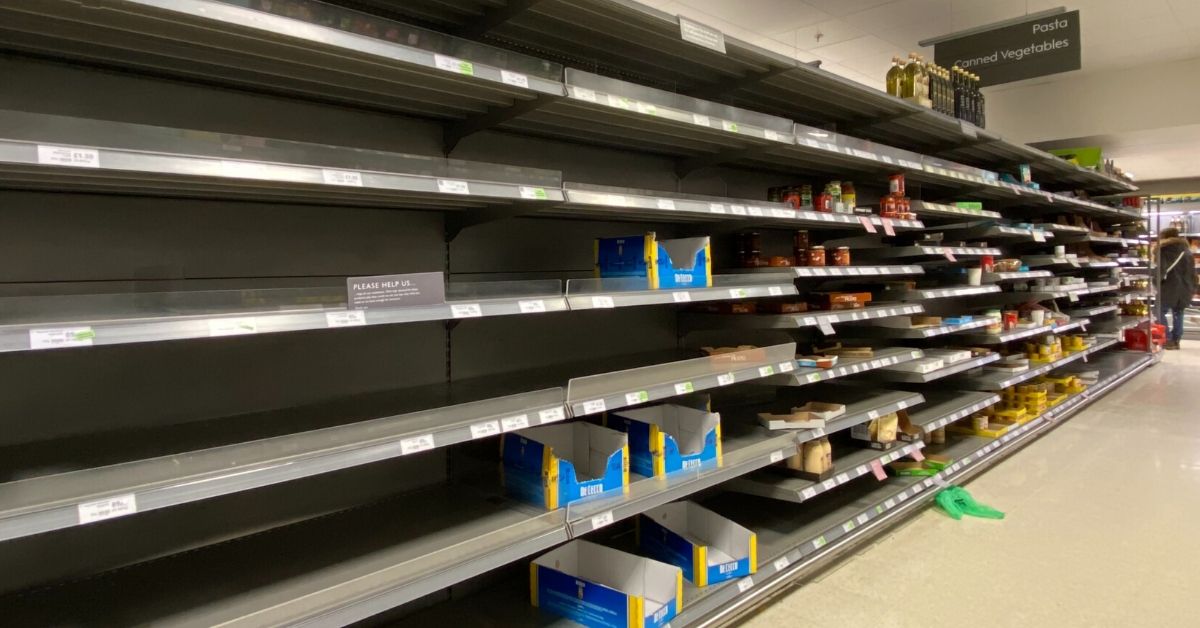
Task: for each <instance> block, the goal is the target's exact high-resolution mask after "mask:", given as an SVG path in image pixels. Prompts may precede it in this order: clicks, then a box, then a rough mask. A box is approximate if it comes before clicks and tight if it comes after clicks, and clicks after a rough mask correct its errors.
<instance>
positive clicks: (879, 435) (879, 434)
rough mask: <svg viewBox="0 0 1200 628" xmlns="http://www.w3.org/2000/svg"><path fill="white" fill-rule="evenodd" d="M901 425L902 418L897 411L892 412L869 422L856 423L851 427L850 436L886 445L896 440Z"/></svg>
mask: <svg viewBox="0 0 1200 628" xmlns="http://www.w3.org/2000/svg"><path fill="white" fill-rule="evenodd" d="M899 425H900V418H899V417H898V416H896V413H895V412H892V413H890V414H885V415H883V416H881V417H879V418H878V419H872V420H871V421H869V422H867V423H859V424H858V425H855V426H854V427H852V428H850V437H851V438H853V439H855V440H862V441H867V442H870V443H873V444H879V445H886V444H888V443H893V442H895V441H896V431H897V430H898V429H899Z"/></svg>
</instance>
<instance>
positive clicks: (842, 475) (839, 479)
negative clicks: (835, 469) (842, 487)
mask: <svg viewBox="0 0 1200 628" xmlns="http://www.w3.org/2000/svg"><path fill="white" fill-rule="evenodd" d="M834 479H835V480H837V483H838V484H845V483H846V482H849V481H850V476H849V475H847V474H845V473H839V474H837V477H836V478H834Z"/></svg>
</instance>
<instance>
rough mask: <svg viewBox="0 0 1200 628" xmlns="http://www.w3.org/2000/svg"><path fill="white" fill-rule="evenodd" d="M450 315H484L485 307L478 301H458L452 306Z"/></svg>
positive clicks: (470, 316) (459, 316) (461, 316)
mask: <svg viewBox="0 0 1200 628" xmlns="http://www.w3.org/2000/svg"><path fill="white" fill-rule="evenodd" d="M450 315H451V316H453V317H454V318H479V317H480V316H483V308H481V307H479V304H478V303H457V304H453V305H451V306H450Z"/></svg>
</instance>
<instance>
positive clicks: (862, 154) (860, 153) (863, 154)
mask: <svg viewBox="0 0 1200 628" xmlns="http://www.w3.org/2000/svg"><path fill="white" fill-rule="evenodd" d="M853 152H854V156H855V157H859V158H862V159H879V158H878V157H877V156H876V155H875V153H872V152H871V151H867V150H859V149H857V148H855V149H854V151H853Z"/></svg>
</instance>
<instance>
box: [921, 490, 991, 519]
mask: <svg viewBox="0 0 1200 628" xmlns="http://www.w3.org/2000/svg"><path fill="white" fill-rule="evenodd" d="M934 499H935V501H937V505H938V506H941V508H942V510H944V511H946V514H948V515H950V516H951V517H954V519H955V520H961V519H962V518H963V515H969V516H972V517H979V518H981V519H1003V518H1004V513H1002V512H1000V511H999V510H996V509H995V508H992V507H991V506H985V505H984V504H981V503H979V502H977V501H975V498H974V497H971V494H970V493H968V492H967V489H965V488H963V487H961V486H947V487H946V488H944V489H942V490H941V492H939V493H938V494H937V497H936V498H934Z"/></svg>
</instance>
